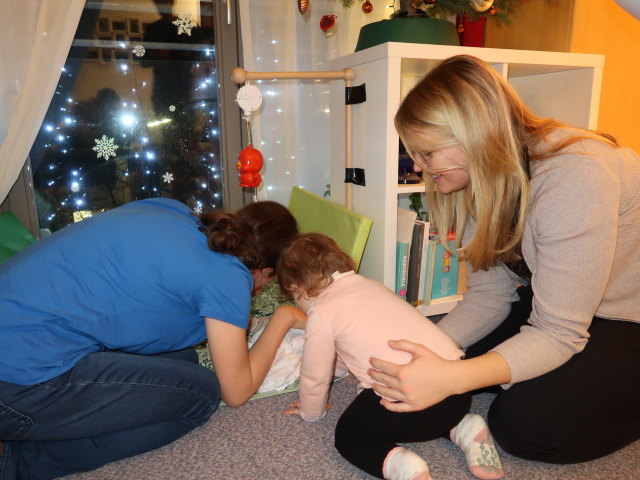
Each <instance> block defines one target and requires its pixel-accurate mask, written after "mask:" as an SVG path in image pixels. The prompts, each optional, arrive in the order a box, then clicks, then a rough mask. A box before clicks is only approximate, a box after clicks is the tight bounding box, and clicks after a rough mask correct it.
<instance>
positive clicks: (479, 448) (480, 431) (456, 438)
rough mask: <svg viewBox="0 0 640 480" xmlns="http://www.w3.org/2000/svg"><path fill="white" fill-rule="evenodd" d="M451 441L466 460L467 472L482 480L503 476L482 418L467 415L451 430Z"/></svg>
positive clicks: (494, 447)
mask: <svg viewBox="0 0 640 480" xmlns="http://www.w3.org/2000/svg"><path fill="white" fill-rule="evenodd" d="M450 437H451V441H452V442H453V443H455V444H456V445H457V446H459V447H460V448H461V449H462V451H463V452H464V455H465V457H466V459H467V465H468V466H469V470H471V473H473V474H474V475H475V476H476V477H478V478H482V479H484V480H490V479H496V478H501V477H502V476H503V475H504V470H503V468H502V464H501V463H500V457H498V451H497V450H496V446H495V443H494V442H493V437H492V436H491V433H490V432H489V427H487V424H486V422H485V421H484V418H482V417H481V416H480V415H476V414H475V413H468V414H466V415H465V416H464V418H463V419H462V420H461V421H460V423H459V424H458V425H456V426H455V427H453V428H452V429H451V433H450Z"/></svg>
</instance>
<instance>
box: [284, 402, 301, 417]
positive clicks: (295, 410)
mask: <svg viewBox="0 0 640 480" xmlns="http://www.w3.org/2000/svg"><path fill="white" fill-rule="evenodd" d="M289 407H290V408H289V410H285V411H284V414H285V415H297V416H300V402H293V403H290V404H289Z"/></svg>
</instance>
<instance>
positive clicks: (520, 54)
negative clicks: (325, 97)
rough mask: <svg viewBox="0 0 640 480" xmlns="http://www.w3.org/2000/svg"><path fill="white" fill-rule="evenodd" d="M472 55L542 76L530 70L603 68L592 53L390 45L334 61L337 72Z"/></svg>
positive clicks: (600, 56) (598, 59) (599, 60)
mask: <svg viewBox="0 0 640 480" xmlns="http://www.w3.org/2000/svg"><path fill="white" fill-rule="evenodd" d="M461 54H464V55H473V56H475V57H478V58H480V59H482V60H484V61H486V62H489V63H508V64H510V65H512V66H514V67H515V68H518V66H522V74H523V75H524V74H527V72H529V74H535V73H541V72H539V71H537V70H536V69H528V70H527V68H526V67H527V66H540V67H544V68H545V73H546V72H551V71H559V70H566V69H576V68H602V67H603V66H604V55H597V54H590V53H569V52H546V51H539V50H512V49H506V48H484V47H458V46H454V45H430V44H420V43H398V42H387V43H382V44H380V45H376V46H374V47H370V48H367V49H365V50H361V51H359V52H355V53H351V54H349V55H345V56H343V57H340V58H337V59H335V60H333V61H332V65H334V67H335V68H345V67H349V66H355V65H360V64H363V63H369V62H373V61H375V60H380V59H383V58H401V59H415V60H417V61H424V60H444V59H445V58H449V57H451V56H453V55H461Z"/></svg>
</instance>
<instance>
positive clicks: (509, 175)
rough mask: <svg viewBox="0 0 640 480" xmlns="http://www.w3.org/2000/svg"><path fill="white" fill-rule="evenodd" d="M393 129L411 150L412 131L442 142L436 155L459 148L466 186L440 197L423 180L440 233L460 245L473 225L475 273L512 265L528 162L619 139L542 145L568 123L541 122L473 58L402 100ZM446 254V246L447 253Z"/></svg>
mask: <svg viewBox="0 0 640 480" xmlns="http://www.w3.org/2000/svg"><path fill="white" fill-rule="evenodd" d="M395 126H396V130H397V131H398V133H399V135H400V138H401V139H402V141H403V143H404V145H405V146H406V148H407V149H408V150H414V147H413V146H412V145H410V144H409V142H408V141H407V138H408V137H411V136H412V133H413V132H415V131H423V130H425V129H426V130H429V131H433V132H435V133H437V134H439V135H440V136H442V137H443V138H444V139H445V141H444V143H442V144H439V145H430V146H426V145H423V146H421V148H422V149H424V148H425V147H429V148H428V149H429V150H437V149H440V148H444V147H447V146H451V145H458V146H460V148H461V149H462V150H463V151H464V153H465V155H466V157H467V161H468V173H469V178H470V183H469V185H468V186H467V187H466V188H465V189H463V190H460V191H457V192H452V193H450V194H446V195H443V194H441V193H439V192H437V191H436V189H435V188H434V183H433V179H432V178H431V176H428V175H425V176H424V180H425V183H426V197H427V203H428V207H429V215H430V217H429V219H430V221H431V222H432V223H433V224H434V226H435V227H436V228H437V229H438V230H439V231H441V232H446V231H449V230H450V229H452V228H453V229H455V231H456V232H457V235H456V243H457V245H458V246H460V242H461V240H462V236H463V231H464V226H465V222H466V220H467V216H468V215H471V217H472V218H473V219H474V220H475V221H476V229H475V232H474V235H473V236H472V237H471V238H470V240H469V242H468V243H467V244H466V245H465V247H464V248H463V249H461V251H462V252H464V254H465V258H466V259H467V260H468V261H469V262H470V263H471V265H472V266H473V268H475V269H487V268H488V267H491V266H494V265H496V264H497V263H498V262H499V261H509V260H513V259H514V255H515V253H514V250H515V249H516V248H517V246H518V244H519V243H520V240H521V238H522V232H523V230H524V225H525V221H526V214H527V211H528V208H529V176H528V172H529V162H532V161H537V160H542V159H545V158H549V157H552V156H554V155H556V154H557V153H559V152H560V151H562V150H564V149H567V148H568V147H569V146H571V145H573V144H575V143H576V142H578V141H580V140H583V139H587V138H589V139H595V140H598V141H601V142H604V143H607V144H609V145H616V144H617V143H616V141H615V139H613V138H612V137H610V136H608V135H605V134H601V133H599V132H591V131H588V130H581V129H579V132H578V133H577V134H572V135H570V136H568V137H564V138H563V139H561V140H560V141H558V142H555V143H553V142H550V144H548V145H545V140H546V139H547V138H548V136H549V135H550V134H551V133H553V132H554V131H556V130H557V129H558V128H563V127H565V126H566V125H564V124H563V123H561V122H559V121H557V120H554V119H548V118H540V117H538V116H536V115H534V114H533V113H532V112H531V110H529V109H528V108H527V106H526V105H525V104H524V103H523V102H522V101H521V100H520V98H519V97H518V94H517V93H516V92H515V90H513V88H512V87H511V86H510V85H509V84H508V83H507V81H506V80H505V79H504V78H502V77H501V76H500V75H499V74H498V73H497V72H496V71H495V70H494V69H493V68H492V67H491V66H489V65H487V64H486V63H485V62H483V61H482V60H479V59H477V58H475V57H472V56H469V55H457V56H454V57H451V58H448V59H446V60H444V61H443V62H442V63H441V64H440V65H438V66H437V67H436V68H434V69H433V70H431V71H430V72H429V73H428V74H427V75H426V76H425V77H424V78H423V79H422V80H421V81H420V82H419V83H418V84H417V85H416V86H415V87H414V88H413V89H412V90H411V91H410V92H409V94H408V95H407V96H406V97H405V98H404V100H403V101H402V103H401V105H400V107H399V108H398V111H397V113H396V116H395ZM447 248H448V247H447Z"/></svg>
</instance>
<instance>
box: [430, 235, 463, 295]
mask: <svg viewBox="0 0 640 480" xmlns="http://www.w3.org/2000/svg"><path fill="white" fill-rule="evenodd" d="M454 240H455V233H453V232H450V233H449V234H447V242H448V244H449V246H450V248H451V250H453V251H454V252H455V245H454ZM459 267H460V257H459V255H457V254H455V253H451V252H449V251H447V249H446V248H444V245H442V243H441V242H440V241H438V242H437V244H436V249H435V259H434V265H433V279H432V282H431V300H435V299H436V298H442V297H448V296H450V295H456V294H457V293H458V271H459Z"/></svg>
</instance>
